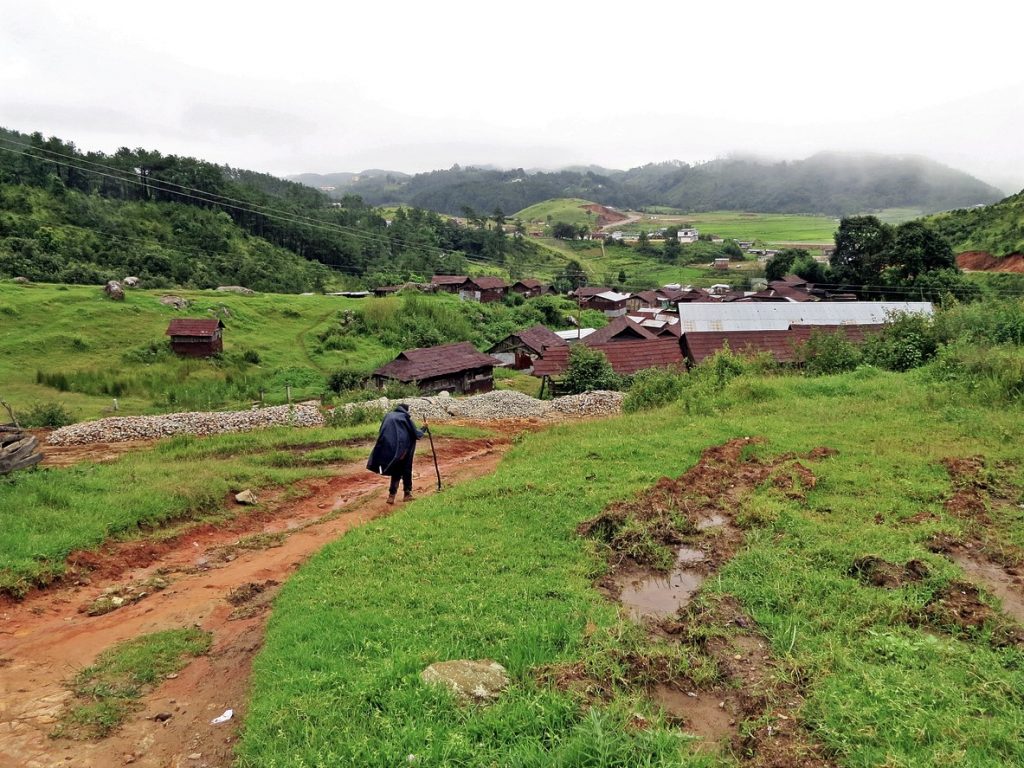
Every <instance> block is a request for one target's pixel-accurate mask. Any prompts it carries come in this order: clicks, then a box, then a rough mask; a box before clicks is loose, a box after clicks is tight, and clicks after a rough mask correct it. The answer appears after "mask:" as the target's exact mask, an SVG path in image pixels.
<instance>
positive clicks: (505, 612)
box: [239, 369, 1024, 768]
mask: <svg viewBox="0 0 1024 768" xmlns="http://www.w3.org/2000/svg"><path fill="white" fill-rule="evenodd" d="M1019 421H1020V412H1019V408H1016V407H1014V408H987V407H985V406H984V405H982V404H975V403H971V402H965V401H964V399H963V398H962V397H961V396H959V395H957V396H954V395H952V394H950V393H949V391H947V390H946V389H944V388H942V387H941V386H938V385H933V384H928V383H927V381H926V379H925V378H924V377H923V376H920V375H918V374H888V373H879V372H877V371H875V370H874V369H861V370H859V371H856V372H853V373H850V374H845V375H841V376H831V377H821V378H816V379H805V378H798V377H786V378H770V377H769V378H754V377H747V376H744V377H740V378H738V379H735V380H733V381H732V382H730V383H729V384H728V385H727V386H726V387H725V388H724V390H723V391H722V394H721V396H720V398H719V399H718V402H717V406H716V407H715V408H714V410H709V409H705V410H704V411H703V412H696V411H694V412H688V411H687V409H686V408H685V407H683V406H682V405H681V404H677V405H674V406H670V407H668V408H665V409H662V410H660V411H655V412H647V413H642V414H636V415H632V416H627V417H622V418H617V419H610V420H606V421H601V422H592V423H586V424H576V425H566V426H559V427H555V428H552V429H550V430H547V431H545V432H542V433H538V434H533V435H530V436H528V437H526V438H524V439H523V440H522V442H521V443H520V444H519V445H518V446H517V447H516V448H514V449H513V451H512V452H511V453H510V454H509V455H508V457H507V458H506V459H505V461H504V462H503V463H502V465H501V466H500V467H499V469H498V471H497V472H496V473H495V474H494V475H493V476H490V477H488V478H484V479H480V480H477V481H474V482H472V483H468V484H466V485H463V486H459V487H456V488H452V489H448V490H446V491H445V492H444V493H442V494H438V495H437V496H435V497H431V498H429V499H425V500H423V501H420V502H417V503H416V505H414V506H410V507H408V508H405V509H404V510H403V511H402V513H401V514H399V515H396V516H394V517H391V518H388V519H386V520H383V521H379V522H376V523H373V524H371V525H368V526H366V527H364V528H360V529H358V530H356V531H353V532H351V533H350V534H348V535H347V536H346V537H344V538H343V539H341V540H339V541H337V542H335V543H333V544H332V545H330V546H328V547H327V548H325V549H324V550H323V551H322V552H321V553H320V554H319V555H318V556H316V557H315V558H314V559H313V560H312V561H310V562H309V563H308V564H307V565H306V566H304V567H303V568H302V570H301V571H300V572H299V573H298V575H297V576H296V577H295V578H294V579H293V580H292V581H290V582H289V583H288V584H287V585H286V586H285V587H284V589H283V591H282V593H281V595H280V597H279V598H278V600H277V602H276V604H275V610H274V614H273V617H272V619H271V622H270V627H269V631H268V636H267V639H266V646H265V649H264V651H263V652H262V654H261V655H260V657H259V658H258V659H257V662H256V666H255V673H254V674H255V677H254V689H253V699H252V702H251V708H250V715H249V718H248V721H247V723H246V729H245V733H244V736H243V739H242V742H241V744H240V750H239V754H240V763H241V765H242V766H245V767H246V768H249V767H250V766H251V767H255V766H274V767H282V766H295V767H298V766H316V765H332V764H333V765H381V766H384V765H398V764H405V765H408V764H412V765H424V766H451V765H459V766H491V765H502V766H528V765H530V766H532V765H536V766H540V765H544V766H549V765H566V766H568V765H573V766H577V765H586V766H623V765H629V766H662V765H663V766H669V765H672V766H679V765H683V766H712V765H733V764H736V762H737V760H736V759H735V758H734V757H732V756H730V755H728V754H723V755H714V754H707V753H703V752H701V751H699V750H698V749H696V747H695V745H694V744H693V741H692V739H691V738H690V737H688V736H687V735H686V734H685V733H684V732H683V731H681V730H679V729H677V728H673V727H671V726H670V725H669V724H668V723H667V722H666V720H665V719H663V718H662V717H661V716H660V715H659V713H658V711H657V710H656V709H655V708H654V707H653V706H652V705H651V704H650V702H649V701H648V700H647V698H646V696H645V695H644V693H643V690H642V689H638V688H637V687H636V685H627V684H625V680H626V676H625V675H624V674H623V672H624V669H623V667H622V664H624V663H625V662H624V661H623V660H622V659H621V658H620V660H619V662H615V661H614V659H615V658H616V657H615V656H614V655H609V654H608V653H607V652H606V651H607V646H608V645H609V644H612V645H615V644H618V645H619V646H621V647H622V648H629V647H634V646H635V641H636V637H635V636H636V630H635V629H634V628H633V627H632V626H631V625H630V624H629V623H628V622H625V621H623V620H622V619H621V618H620V616H619V613H618V611H617V609H616V607H615V606H614V605H612V604H610V603H609V602H607V601H606V600H605V599H604V598H603V597H602V596H601V595H600V594H599V593H598V592H597V591H596V590H595V589H594V588H593V586H592V583H593V579H594V578H595V576H597V575H598V574H600V573H601V572H602V571H603V569H604V568H605V565H604V562H605V560H604V558H603V556H602V555H601V553H600V551H599V550H598V548H597V547H596V545H594V544H592V543H590V542H588V541H585V540H582V539H581V538H579V537H578V536H577V535H576V533H575V528H576V526H577V525H578V523H580V522H581V521H583V520H585V519H588V518H590V517H592V516H594V515H596V514H597V513H598V512H600V511H601V509H602V508H603V507H604V506H605V505H606V504H608V503H609V502H611V501H614V500H620V499H624V498H627V497H629V496H630V495H631V494H633V493H634V492H636V491H637V490H639V489H641V488H644V487H646V486H648V485H650V484H652V483H653V482H655V481H656V480H657V479H658V478H659V477H661V476H664V475H667V476H672V477H675V476H678V475H680V474H681V473H683V472H684V471H685V470H686V469H687V468H688V467H690V466H691V465H693V463H694V462H695V461H696V459H697V457H698V456H699V454H700V452H701V450H702V449H704V448H705V447H707V446H709V445H714V444H718V443H722V442H724V441H726V440H728V439H730V438H735V437H743V436H755V435H758V436H763V437H764V438H766V440H767V442H766V443H765V444H764V445H763V446H761V447H760V448H759V449H758V450H759V451H761V452H763V453H764V454H766V455H774V454H779V453H783V452H787V451H798V452H803V451H807V450H810V449H812V448H815V447H817V446H821V445H827V446H829V447H831V448H834V449H836V450H837V451H838V454H837V455H835V456H833V457H831V458H828V459H825V460H822V461H820V462H818V463H816V464H815V467H814V471H815V474H816V475H817V478H818V481H817V484H816V485H815V486H814V487H813V488H810V489H807V490H806V493H805V496H804V498H802V499H800V498H790V497H788V496H786V495H785V494H782V493H780V492H779V491H778V490H777V489H774V488H772V487H762V488H759V489H758V490H757V491H756V492H755V494H754V495H753V497H751V498H749V499H747V500H746V501H745V502H744V505H745V509H744V510H743V512H744V514H743V518H744V519H747V520H749V521H751V526H750V527H749V529H748V530H747V531H746V545H745V546H744V547H742V548H741V550H740V551H739V553H738V554H737V556H736V557H735V558H734V559H732V560H731V561H729V562H728V563H727V564H726V565H725V566H724V568H723V569H722V570H721V571H720V572H719V574H718V575H717V577H716V578H714V579H712V580H710V581H709V582H707V583H706V584H705V587H704V589H705V592H707V593H709V594H711V595H714V594H729V595H732V596H734V597H735V598H736V599H737V600H738V601H739V603H740V604H741V605H742V606H743V608H744V609H745V610H746V611H747V612H748V613H749V614H750V615H751V616H752V617H753V618H754V620H755V621H756V627H757V630H758V631H759V632H761V633H763V635H764V637H765V639H766V640H767V642H768V644H769V646H770V648H771V649H772V650H773V652H774V654H775V656H776V657H777V658H778V659H779V663H780V667H779V668H780V670H783V671H784V673H785V674H787V675H789V676H790V677H791V679H792V680H793V681H798V682H799V684H800V687H801V688H802V689H803V692H804V695H805V697H806V699H805V700H806V704H805V706H804V708H803V710H802V712H801V720H802V721H803V723H804V724H805V725H806V727H807V728H808V729H809V730H810V733H811V735H812V737H813V738H814V739H816V740H817V741H818V742H819V743H820V744H822V745H823V747H824V749H825V750H826V752H827V753H828V754H830V755H832V756H833V757H834V759H835V760H836V761H837V762H838V763H840V764H842V765H846V766H865V767H866V766H877V765H881V764H884V765H889V766H920V765H958V766H961V765H962V766H997V765H1012V764H1021V762H1022V761H1024V742H1021V740H1020V738H1019V734H1020V732H1021V728H1022V727H1024V698H1022V697H1021V696H1020V695H1019V691H1020V690H1024V672H1022V663H1024V654H1022V652H1021V650H1020V649H1019V648H1017V647H1003V646H1000V645H998V644H996V643H994V642H992V641H991V640H992V638H991V637H990V636H989V635H987V634H986V633H985V632H984V631H980V632H977V633H965V632H961V631H958V630H955V629H954V628H951V627H922V626H921V625H920V623H916V622H915V621H914V620H913V619H914V617H919V616H920V615H921V612H922V610H923V607H924V606H925V604H926V603H927V602H928V600H929V599H930V598H931V597H932V596H933V595H935V594H937V593H938V592H940V591H941V590H943V589H944V588H945V587H946V586H948V584H949V583H950V581H951V580H953V579H954V578H957V577H959V576H960V574H959V572H958V569H957V568H956V567H955V566H954V565H952V564H951V563H950V562H948V561H946V560H945V559H943V558H942V557H941V556H939V555H935V554H933V553H931V552H930V551H929V550H928V549H927V547H926V546H925V542H926V541H927V540H928V539H929V537H931V536H932V535H934V534H935V533H937V532H944V533H947V534H950V535H953V536H955V535H958V534H959V533H960V532H961V529H962V527H963V526H964V523H963V521H962V520H960V519H959V518H955V517H951V516H950V515H949V514H948V513H947V512H946V511H945V509H944V506H943V501H944V500H945V499H947V498H948V497H949V495H950V492H951V490H950V478H949V477H948V475H947V472H946V470H945V468H944V467H943V465H942V463H941V460H942V459H944V458H947V457H950V456H968V455H980V456H984V457H985V459H986V461H987V462H989V463H990V464H991V466H993V467H999V468H1000V469H999V470H998V471H999V472H1000V473H1002V474H1003V475H1004V478H1003V479H1004V481H1005V482H1006V483H1009V484H1010V485H1012V486H1013V487H1014V488H1016V489H1017V493H1019V492H1020V489H1021V488H1022V487H1024V477H1022V475H1021V465H1022V458H1024V449H1022V448H1021V446H1020V444H1019V441H1018V440H1017V439H1016V436H1017V435H1018V430H1019V426H1018V425H1019ZM769 486H770V484H769ZM921 513H926V514H925V515H923V516H921ZM922 521H923V522H922ZM864 555H874V556H877V557H881V558H884V559H887V560H891V561H893V562H904V561H906V560H908V559H910V558H918V559H921V560H922V561H924V562H925V563H927V564H928V568H929V575H928V577H927V578H925V579H924V580H923V581H921V582H919V583H915V584H913V585H909V586H907V587H904V588H901V589H880V588H877V587H872V586H869V585H865V584H863V583H861V582H860V581H858V580H856V579H855V578H852V577H851V576H850V575H849V574H850V569H851V564H852V563H853V561H854V560H855V559H856V558H858V557H861V556H864ZM595 638H604V639H603V640H600V641H598V640H595ZM602 648H604V650H602ZM455 658H478V659H480V658H491V659H495V660H497V661H499V662H500V663H502V664H503V665H505V666H506V667H507V668H508V669H509V671H510V673H511V676H512V679H513V684H512V686H511V688H510V690H509V691H508V692H507V693H506V694H505V696H504V697H503V698H502V699H501V700H500V701H499V702H498V703H497V704H495V705H493V706H492V707H490V708H487V709H461V708H459V707H458V706H456V705H455V704H454V703H453V701H452V700H451V699H450V698H449V697H448V696H447V695H446V694H445V693H443V692H441V691H438V690H436V689H433V688H428V687H426V686H425V685H423V684H422V683H421V682H420V680H419V673H420V671H421V670H422V669H423V668H424V667H426V666H427V665H428V664H430V663H431V662H434V661H439V660H446V659H455ZM609 659H611V660H612V661H608V660H609ZM580 660H583V661H584V662H585V663H588V664H589V665H590V666H597V665H600V664H605V665H606V670H605V671H606V674H607V677H608V679H609V680H611V681H612V685H611V688H612V691H613V694H612V695H611V696H610V697H609V698H608V699H607V700H606V701H603V702H601V703H599V704H596V705H592V702H589V703H588V702H587V701H585V699H584V698H582V697H580V696H578V695H576V694H573V693H571V692H569V691H566V690H562V689H560V688H559V687H558V686H555V685H553V684H549V683H546V682H540V681H541V680H543V679H545V678H544V675H543V674H542V670H544V669H546V668H549V667H550V665H553V664H560V663H573V662H577V661H580ZM672 663H673V664H675V665H676V667H677V668H678V671H679V672H680V673H685V672H686V671H687V670H686V665H687V664H688V663H689V662H688V658H687V657H686V655H685V654H683V655H680V656H678V657H676V658H674V659H673V661H672ZM617 664H618V666H616V665H617ZM693 673H694V677H695V678H696V677H698V676H699V675H700V674H701V671H700V670H693ZM637 712H640V713H642V714H643V715H644V716H645V717H646V718H647V720H646V726H645V727H644V728H637V727H636V726H635V723H636V722H637V721H636V719H635V717H634V714H635V713H637Z"/></svg>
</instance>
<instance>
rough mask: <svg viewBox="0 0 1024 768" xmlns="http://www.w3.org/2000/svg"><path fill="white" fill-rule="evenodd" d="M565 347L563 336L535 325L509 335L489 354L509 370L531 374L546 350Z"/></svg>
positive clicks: (488, 352) (489, 350) (492, 348)
mask: <svg viewBox="0 0 1024 768" xmlns="http://www.w3.org/2000/svg"><path fill="white" fill-rule="evenodd" d="M564 346H568V344H567V342H566V341H565V340H564V339H562V337H561V336H558V335H557V334H556V333H555V332H554V331H551V330H549V329H548V328H547V327H545V326H543V325H535V326H533V327H532V328H526V329H524V330H522V331H516V332H515V333H511V334H509V335H508V336H506V337H505V338H504V339H502V340H501V341H499V342H498V343H497V344H495V345H494V346H493V347H491V348H490V349H488V350H487V354H489V355H494V357H495V358H497V360H498V361H500V363H501V364H502V365H504V366H506V367H508V368H514V369H515V370H517V371H526V372H527V373H529V372H530V371H531V370H533V362H534V360H536V359H537V358H538V357H540V356H541V355H543V354H544V350H545V349H547V348H548V347H564Z"/></svg>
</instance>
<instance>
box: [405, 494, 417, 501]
mask: <svg viewBox="0 0 1024 768" xmlns="http://www.w3.org/2000/svg"><path fill="white" fill-rule="evenodd" d="M415 498H416V497H415V496H413V495H412V494H411V493H407V494H405V495H404V496H403V497H402V501H412V500H413V499H415Z"/></svg>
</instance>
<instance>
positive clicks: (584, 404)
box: [551, 390, 625, 416]
mask: <svg viewBox="0 0 1024 768" xmlns="http://www.w3.org/2000/svg"><path fill="white" fill-rule="evenodd" d="M623 397H625V396H624V395H623V394H622V393H621V392H612V391H609V390H597V391H596V392H584V393H583V394H582V395H566V396H565V397H556V398H555V399H554V400H552V401H551V409H552V410H553V411H555V412H556V413H560V414H565V415H567V416H609V415H611V414H614V413H619V412H620V411H621V410H622V399H623Z"/></svg>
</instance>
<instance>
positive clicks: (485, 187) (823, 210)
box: [346, 152, 1002, 216]
mask: <svg viewBox="0 0 1024 768" xmlns="http://www.w3.org/2000/svg"><path fill="white" fill-rule="evenodd" d="M346 189H347V191H349V192H351V193H354V194H358V195H361V196H362V197H363V198H364V199H365V200H366V201H367V202H369V203H371V204H374V205H379V204H384V203H407V204H409V205H414V206H418V207H421V208H428V209H430V210H434V211H439V212H442V213H449V214H453V215H458V214H461V212H462V211H463V209H464V208H467V207H468V208H471V209H473V210H477V211H486V212H490V211H493V210H494V209H496V208H500V209H501V210H503V211H518V210H522V209H524V208H528V207H530V206H532V205H534V204H536V203H539V202H542V201H544V200H548V199H552V198H585V199H587V200H593V201H595V202H598V203H601V204H602V205H608V206H613V207H616V208H633V209H636V208H649V207H654V206H665V207H670V208H675V209H679V210H682V211H691V212H694V211H722V210H729V211H753V212H758V213H817V214H825V215H829V216H846V215H850V214H854V213H862V212H865V211H877V210H883V209H890V208H909V209H916V210H920V211H924V212H934V211H943V210H949V209H952V208H959V207H963V206H968V205H975V204H979V203H990V202H995V201H996V200H998V199H999V198H1000V197H1001V196H1002V192H1000V190H998V189H996V188H995V187H992V186H990V185H988V184H985V183H984V182H982V181H979V180H978V179H976V178H974V177H973V176H970V175H968V174H966V173H963V172H961V171H958V170H956V169H953V168H949V167H947V166H944V165H942V164H940V163H936V162H934V161H931V160H928V159H926V158H922V157H907V156H893V155H871V154H844V153H835V152H832V153H824V152H823V153H819V154H817V155H813V156H811V157H809V158H806V159H804V160H796V161H787V162H773V161H768V160H763V159H759V158H750V157H730V158H722V159H718V160H713V161H711V162H707V163H700V164H695V165H690V164H688V163H682V162H678V161H673V162H667V163H650V164H648V165H643V166H640V167H637V168H632V169H630V170H628V171H612V170H607V169H602V168H598V167H596V166H592V167H586V168H576V169H563V170H559V171H550V172H530V171H526V170H523V169H522V168H516V169H511V170H504V171H502V170H491V169H484V168H475V167H473V168H462V167H459V166H453V167H452V168H450V169H448V170H439V171H431V172H430V173H419V174H416V175H414V176H410V177H408V178H404V179H401V178H397V177H396V176H391V177H389V178H388V179H383V178H380V177H378V178H370V179H364V180H361V181H358V182H354V183H352V184H351V185H350V186H349V187H347V188H346Z"/></svg>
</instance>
